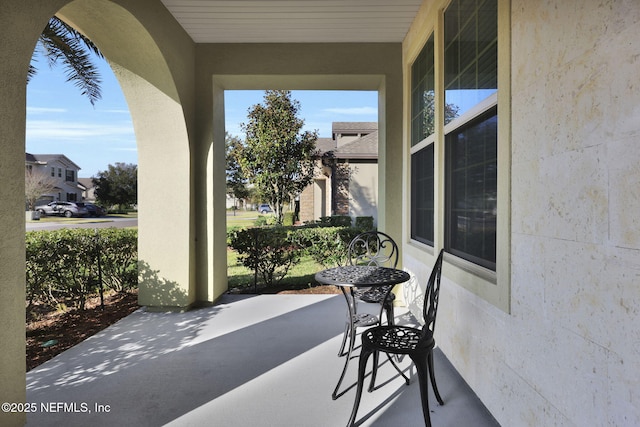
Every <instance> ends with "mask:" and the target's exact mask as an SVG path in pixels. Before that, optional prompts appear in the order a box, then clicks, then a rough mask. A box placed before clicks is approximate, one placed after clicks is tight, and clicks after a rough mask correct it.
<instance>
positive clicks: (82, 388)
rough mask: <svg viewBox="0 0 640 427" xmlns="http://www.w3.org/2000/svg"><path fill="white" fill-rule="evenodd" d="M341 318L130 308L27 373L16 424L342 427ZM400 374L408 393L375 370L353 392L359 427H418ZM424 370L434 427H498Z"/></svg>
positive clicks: (323, 313)
mask: <svg viewBox="0 0 640 427" xmlns="http://www.w3.org/2000/svg"><path fill="white" fill-rule="evenodd" d="M345 311H346V307H345V303H344V299H343V297H342V296H341V295H261V296H246V295H245V296H231V295H225V296H223V297H222V298H221V300H220V301H219V302H218V303H217V304H216V305H214V306H211V307H206V308H200V309H196V310H192V311H189V312H186V313H157V312H147V311H145V310H144V309H140V310H138V311H136V312H135V313H133V314H131V315H130V316H128V317H126V318H124V319H122V320H121V321H119V322H118V323H116V324H115V325H112V326H111V327H109V328H107V329H105V330H104V331H102V332H101V333H99V334H97V335H95V336H93V337H91V338H89V339H87V340H86V341H84V342H83V343H81V344H79V345H77V346H75V347H73V348H72V349H70V350H68V351H66V352H64V353H62V354H60V355H59V356H57V357H56V358H54V359H52V360H50V361H48V362H46V363H44V364H43V365H41V366H39V367H38V368H36V369H34V370H32V371H30V372H29V373H28V374H27V402H29V403H35V404H36V405H37V408H38V410H37V412H35V413H31V414H28V417H27V425H28V426H38V427H42V426H60V425H65V426H88V425H91V426H258V427H259V426H273V427H284V426H292V427H293V426H295V427H301V426H319V427H336V426H344V425H346V422H347V420H348V418H349V415H350V413H351V407H352V404H353V399H354V395H355V387H351V386H353V385H354V383H355V379H356V373H357V372H356V371H357V369H356V366H357V361H352V364H351V365H350V370H349V372H348V373H347V377H346V379H345V381H344V384H343V385H344V386H346V387H351V388H350V389H349V390H348V391H347V392H346V393H345V394H344V395H343V396H342V397H340V398H339V399H337V400H332V399H331V392H332V390H333V388H334V386H335V384H336V382H337V380H338V377H339V375H340V371H341V369H342V363H343V359H342V358H338V357H337V351H338V347H339V345H340V342H341V337H342V331H343V328H344V317H345ZM397 314H398V318H397V320H398V323H410V322H412V321H413V319H412V318H411V316H409V315H406V313H404V312H403V311H402V310H401V309H400V310H398V311H397ZM438 327H444V325H442V324H439V325H438ZM358 342H359V337H358ZM380 360H381V361H385V360H386V359H385V358H384V357H382V358H381V359H380ZM354 362H355V363H354ZM401 366H403V367H405V368H406V372H408V373H410V374H411V375H412V382H411V384H410V385H409V386H406V385H405V384H404V381H403V380H402V378H401V377H399V376H398V375H397V373H396V372H395V370H394V369H393V368H392V367H391V366H390V364H389V363H388V362H386V363H381V367H380V370H379V374H378V381H377V383H378V384H379V385H382V386H381V387H379V388H378V389H377V390H375V391H374V392H372V393H367V392H366V391H365V392H364V393H363V397H362V403H361V405H360V410H359V411H358V422H359V423H360V424H359V425H362V426H394V427H401V426H412V427H413V426H420V425H423V421H422V411H421V407H420V392H419V389H418V381H417V377H416V374H415V369H413V368H412V367H411V365H410V363H409V360H408V358H407V359H405V360H403V362H402V364H401ZM435 371H436V377H437V381H438V388H439V389H440V393H441V395H442V397H443V399H444V401H445V404H444V406H439V405H438V404H437V403H436V401H435V398H434V397H433V392H432V390H431V389H430V390H429V395H430V405H431V421H432V423H433V425H434V427H443V426H452V427H453V426H455V427H464V426H474V427H482V426H498V424H497V423H496V421H495V420H494V419H493V417H492V416H491V415H490V414H489V412H488V411H487V410H486V409H485V407H484V406H483V405H482V403H481V402H480V401H479V400H478V398H477V397H476V396H475V395H474V393H473V392H472V391H471V390H470V389H469V387H468V386H467V385H466V383H464V381H463V380H462V379H461V378H460V376H459V375H458V374H457V372H456V371H455V369H453V367H452V366H451V364H450V363H449V362H448V360H447V359H446V358H445V357H444V355H443V354H442V352H440V351H439V350H437V349H436V353H435ZM41 404H42V405H41ZM45 409H46V410H48V411H49V412H47V411H45Z"/></svg>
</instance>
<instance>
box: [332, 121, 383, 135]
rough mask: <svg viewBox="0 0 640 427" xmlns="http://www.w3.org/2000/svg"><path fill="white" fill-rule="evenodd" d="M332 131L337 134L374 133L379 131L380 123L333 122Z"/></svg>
mask: <svg viewBox="0 0 640 427" xmlns="http://www.w3.org/2000/svg"><path fill="white" fill-rule="evenodd" d="M331 130H332V132H333V133H334V134H336V133H344V132H349V133H354V132H358V133H359V132H367V133H370V132H373V131H376V130H378V122H333V124H332V125H331Z"/></svg>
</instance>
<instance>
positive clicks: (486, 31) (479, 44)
mask: <svg viewBox="0 0 640 427" xmlns="http://www.w3.org/2000/svg"><path fill="white" fill-rule="evenodd" d="M497 9H498V6H497V1H496V0H453V1H452V2H451V4H450V6H449V7H448V8H447V10H446V11H445V14H444V43H445V48H444V49H445V50H444V69H445V76H444V79H445V80H444V84H445V103H446V104H445V105H446V106H447V109H449V110H452V111H455V114H456V115H462V114H464V113H465V112H467V111H468V110H469V109H470V108H472V107H473V106H475V105H477V104H478V103H479V102H481V101H482V100H484V99H486V98H487V97H488V96H490V95H492V94H493V93H495V92H496V91H497V88H498V74H497V64H498V22H497V21H498V12H497ZM449 120H451V119H449ZM445 124H446V123H445Z"/></svg>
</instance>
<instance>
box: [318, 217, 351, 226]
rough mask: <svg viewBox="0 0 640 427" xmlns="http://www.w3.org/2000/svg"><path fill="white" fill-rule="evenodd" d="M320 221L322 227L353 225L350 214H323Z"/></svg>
mask: <svg viewBox="0 0 640 427" xmlns="http://www.w3.org/2000/svg"><path fill="white" fill-rule="evenodd" d="M318 223H319V224H320V226H322V227H351V217H350V216H349V215H331V216H323V217H320V220H319V221H318Z"/></svg>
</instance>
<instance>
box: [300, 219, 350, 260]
mask: <svg viewBox="0 0 640 427" xmlns="http://www.w3.org/2000/svg"><path fill="white" fill-rule="evenodd" d="M359 232H360V230H357V229H355V228H352V227H318V226H315V227H301V228H298V229H297V230H296V232H295V239H296V241H297V243H298V244H299V245H300V246H301V247H303V248H304V249H305V251H306V253H307V254H308V255H309V256H311V257H312V258H313V259H314V261H316V262H317V263H318V264H320V265H322V266H323V267H324V268H329V267H335V266H338V265H345V264H347V262H348V260H347V251H348V248H349V243H350V242H351V240H353V238H354V237H355V236H356V235H357V234H358V233H359Z"/></svg>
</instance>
